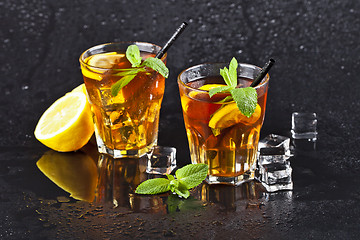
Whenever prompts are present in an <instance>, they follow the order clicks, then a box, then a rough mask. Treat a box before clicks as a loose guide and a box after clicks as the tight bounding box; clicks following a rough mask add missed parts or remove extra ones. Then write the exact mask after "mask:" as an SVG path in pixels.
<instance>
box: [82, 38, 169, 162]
mask: <svg viewBox="0 0 360 240" xmlns="http://www.w3.org/2000/svg"><path fill="white" fill-rule="evenodd" d="M130 45H136V46H138V48H139V50H140V56H141V58H142V61H144V60H145V59H146V58H148V57H155V55H156V54H157V53H158V51H160V49H161V48H160V47H159V46H157V45H154V44H151V43H145V42H119V43H108V44H102V45H98V46H95V47H92V48H90V49H88V50H86V51H85V52H84V53H83V54H82V55H81V56H80V65H81V71H82V74H83V77H84V82H85V86H86V90H87V94H88V100H89V102H90V104H91V110H92V113H93V119H94V125H95V136H96V141H97V145H98V150H99V152H100V153H106V154H109V155H111V156H112V157H114V158H121V157H141V156H143V155H145V154H147V153H151V151H152V149H153V147H154V146H156V144H157V137H158V125H159V113H160V106H161V102H162V99H163V95H164V88H165V78H164V77H163V76H162V75H160V74H159V73H158V72H156V71H154V70H152V69H150V68H146V71H143V72H139V73H137V74H136V76H135V78H133V79H132V80H131V81H130V82H129V83H128V84H127V85H126V86H124V87H123V88H121V90H120V91H119V92H118V93H117V95H116V96H114V95H113V94H112V91H111V87H112V86H113V84H115V83H116V82H118V81H122V79H123V77H124V72H126V71H127V70H126V69H131V67H132V64H131V63H130V62H129V61H128V59H127V58H126V55H125V53H126V50H127V48H128V46H130ZM161 60H162V61H163V62H165V61H166V54H165V55H164V56H163V57H162V58H161Z"/></svg>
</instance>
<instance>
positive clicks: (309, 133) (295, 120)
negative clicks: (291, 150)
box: [291, 112, 317, 141]
mask: <svg viewBox="0 0 360 240" xmlns="http://www.w3.org/2000/svg"><path fill="white" fill-rule="evenodd" d="M316 127H317V116H316V113H301V112H294V113H292V116H291V136H292V138H294V139H309V140H313V141H315V140H316V138H317V130H316Z"/></svg>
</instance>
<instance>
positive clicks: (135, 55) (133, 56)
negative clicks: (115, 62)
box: [111, 45, 169, 97]
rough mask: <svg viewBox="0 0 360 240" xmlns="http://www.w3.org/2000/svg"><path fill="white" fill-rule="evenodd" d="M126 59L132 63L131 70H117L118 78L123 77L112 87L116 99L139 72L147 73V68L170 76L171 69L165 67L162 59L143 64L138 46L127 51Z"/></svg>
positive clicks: (133, 46)
mask: <svg viewBox="0 0 360 240" xmlns="http://www.w3.org/2000/svg"><path fill="white" fill-rule="evenodd" d="M125 55H126V58H127V60H128V61H129V62H130V63H131V67H132V68H130V69H116V70H118V71H120V72H119V73H116V74H115V75H116V76H120V77H122V78H121V79H120V80H119V81H117V82H116V83H115V84H113V85H112V86H111V94H112V95H113V96H114V97H116V96H117V95H118V93H119V91H120V90H121V89H122V88H123V87H125V86H126V85H127V84H128V83H129V82H130V81H131V80H133V79H134V78H135V77H136V75H137V74H138V73H139V72H146V69H145V67H148V68H151V69H153V70H154V71H156V72H158V73H159V74H161V75H162V76H163V77H165V78H167V77H168V76H169V69H168V68H167V67H166V66H165V63H164V62H163V61H161V59H158V58H153V57H149V58H147V59H145V61H144V62H143V63H141V60H142V58H141V56H140V50H139V47H138V46H136V45H130V46H129V47H128V48H127V49H126V54H125Z"/></svg>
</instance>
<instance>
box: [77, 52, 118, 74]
mask: <svg viewBox="0 0 360 240" xmlns="http://www.w3.org/2000/svg"><path fill="white" fill-rule="evenodd" d="M123 57H125V54H121V53H117V52H108V53H100V54H96V55H93V56H90V57H88V58H87V59H85V63H87V64H88V65H90V66H91V67H90V68H89V67H87V66H84V65H83V64H81V71H82V74H83V75H84V76H85V77H88V78H91V79H94V80H98V81H100V80H101V79H102V73H104V72H105V71H106V69H109V68H112V67H113V66H114V65H115V64H116V63H118V62H119V61H120V59H121V58H123ZM102 68H104V69H102Z"/></svg>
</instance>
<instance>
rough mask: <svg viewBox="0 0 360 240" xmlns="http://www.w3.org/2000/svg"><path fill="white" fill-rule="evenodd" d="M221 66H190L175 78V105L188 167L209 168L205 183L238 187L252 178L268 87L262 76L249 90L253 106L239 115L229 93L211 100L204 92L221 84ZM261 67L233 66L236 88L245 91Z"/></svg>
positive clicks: (267, 77)
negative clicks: (179, 110) (177, 92)
mask: <svg viewBox="0 0 360 240" xmlns="http://www.w3.org/2000/svg"><path fill="white" fill-rule="evenodd" d="M226 66H227V64H226V63H205V64H200V65H197V66H193V67H190V68H188V69H186V70H184V71H182V72H181V73H180V74H179V76H178V85H179V90H180V97H181V105H182V109H183V116H184V122H185V128H186V133H187V136H188V142H189V148H190V155H191V161H192V163H206V164H208V165H209V173H208V177H207V179H206V180H207V182H208V183H210V184H216V183H224V184H231V185H238V184H240V183H242V182H244V181H247V180H251V179H253V178H254V171H255V167H256V154H257V147H258V141H259V136H260V129H261V126H262V124H263V121H264V115H265V107H266V97H267V90H268V83H269V75H268V74H267V75H266V76H265V77H264V79H262V81H261V83H260V84H259V85H258V86H256V87H255V89H256V92H257V106H256V109H255V112H254V113H253V114H252V115H251V116H250V117H247V116H245V115H242V114H241V112H240V110H239V109H238V108H237V107H236V103H235V102H234V101H232V100H230V101H227V99H228V98H227V97H229V96H230V93H227V92H220V93H217V94H215V95H213V96H212V97H210V95H209V90H210V89H211V88H214V87H219V86H225V82H224V80H223V78H222V76H221V75H220V68H224V67H226ZM260 71H261V68H259V67H256V66H254V65H250V64H244V63H239V64H238V67H237V83H238V84H237V88H242V87H249V86H250V85H251V83H252V81H253V80H254V79H255V77H256V76H257V74H258V73H259V72H260Z"/></svg>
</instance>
